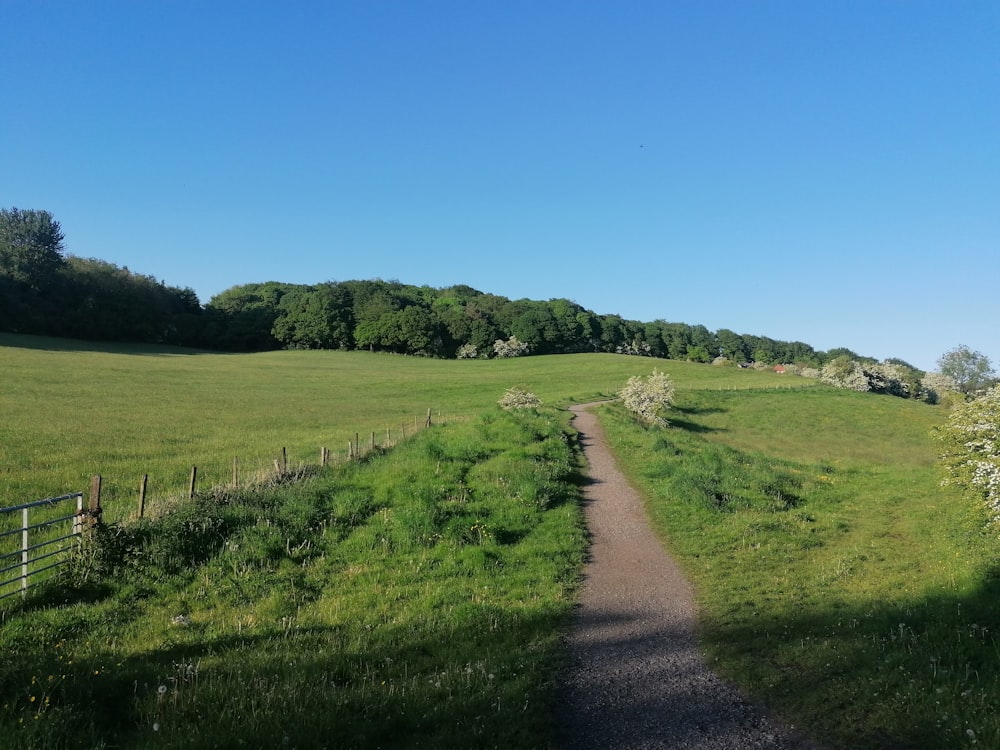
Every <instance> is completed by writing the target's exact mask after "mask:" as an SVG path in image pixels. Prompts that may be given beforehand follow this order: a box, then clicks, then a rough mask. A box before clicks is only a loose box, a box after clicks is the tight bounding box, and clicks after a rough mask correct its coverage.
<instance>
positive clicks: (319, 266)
mask: <svg viewBox="0 0 1000 750" xmlns="http://www.w3.org/2000/svg"><path fill="white" fill-rule="evenodd" d="M0 113H2V116H0V207H12V206H16V207H18V208H34V209H46V210H49V211H51V212H52V213H53V214H54V215H55V217H56V218H57V219H58V220H59V221H60V222H61V224H62V226H63V230H64V231H65V234H66V247H67V251H68V252H69V253H71V254H74V255H79V256H84V257H97V258H101V259H103V260H107V261H110V262H112V263H116V264H118V265H122V266H127V267H128V268H130V269H132V270H133V271H137V272H140V273H144V274H149V275H152V276H155V277H156V278H157V279H160V280H162V281H164V282H166V283H167V284H170V285H173V286H182V287H184V286H189V287H191V288H193V289H194V290H195V291H196V292H197V293H198V296H199V297H200V298H201V300H202V302H207V301H208V300H209V298H211V297H212V296H213V295H214V294H217V293H218V292H221V291H223V290H224V289H227V288H229V287H231V286H234V285H237V284H243V283H248V282H256V281H268V280H275V281H285V282H293V283H318V282H321V281H328V280H347V279H369V278H382V279H398V280H399V281H402V282H404V283H410V284H418V285H419V284H427V285H430V286H434V287H444V286H449V285H451V284H459V283H461V284H468V285H470V286H473V287H475V288H477V289H480V290H481V291H484V292H491V293H495V294H501V295H504V296H507V297H510V298H513V299H519V298H523V297H527V298H531V299H549V298H553V297H567V298H570V299H573V300H575V301H576V302H578V303H579V304H581V305H583V306H584V307H586V308H588V309H591V310H594V311H595V312H597V313H617V314H620V315H622V316H624V317H626V318H631V319H636V320H642V321H650V320H654V319H658V318H662V319H665V320H668V321H674V322H684V323H691V324H703V325H706V326H708V327H709V328H710V329H713V330H716V329H719V328H731V329H733V330H735V331H737V332H739V333H750V334H758V335H766V336H771V337H772V338H776V339H782V340H798V341H804V342H806V343H808V344H811V345H812V346H814V347H815V348H817V349H824V350H825V349H830V348H833V347H838V346H846V347H849V348H851V349H854V350H855V351H857V352H858V353H860V354H863V355H868V356H874V357H879V358H884V357H899V358H902V359H905V360H907V361H908V362H910V363H911V364H914V365H916V366H918V367H921V368H923V369H933V368H934V367H935V363H936V360H937V358H938V357H939V356H940V355H941V354H943V353H944V352H945V351H947V350H948V349H951V348H953V347H954V346H956V345H958V344H966V345H968V346H970V347H972V348H973V349H976V350H979V351H981V352H983V353H984V354H986V355H987V356H989V357H990V359H991V360H992V362H993V364H994V365H995V366H998V367H1000V326H998V322H1000V2H998V1H997V0H986V1H984V2H974V1H973V2H965V1H963V0H940V1H937V2H921V1H920V0H905V1H902V0H901V1H898V2H880V1H878V0H870V1H869V0H865V1H864V2H860V1H859V2H851V1H846V0H828V1H823V2H820V1H812V0H789V1H787V2H785V1H781V2H777V1H771V0H759V1H758V0H753V1H751V0H740V1H738V2H737V1H733V2H713V1H712V0H691V1H683V2H670V1H668V0H651V1H650V2H629V1H628V0H615V1H614V2H611V1H610V0H607V1H605V2H588V1H587V0H574V1H573V2H562V1H558V2H557V1H550V2H546V1H545V0H530V1H527V2H522V1H521V0H495V1H493V0H483V1H477V0H409V1H407V2H394V1H391V0H385V1H376V0H364V1H362V0H357V1H354V0H350V1H348V0H342V1H339V2H338V1H336V0H328V1H324V2H281V3H279V2H253V1H252V0H242V1H241V2H212V1H211V0H190V1H189V0H159V1H156V0H122V1H120V2H109V1H107V0H86V1H81V0H71V1H68V2H56V1H54V0H0Z"/></svg>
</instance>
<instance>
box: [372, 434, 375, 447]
mask: <svg viewBox="0 0 1000 750" xmlns="http://www.w3.org/2000/svg"><path fill="white" fill-rule="evenodd" d="M372 450H375V433H374V432H372Z"/></svg>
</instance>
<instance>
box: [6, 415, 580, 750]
mask: <svg viewBox="0 0 1000 750" xmlns="http://www.w3.org/2000/svg"><path fill="white" fill-rule="evenodd" d="M565 429H566V428H565V425H564V424H563V423H562V421H561V420H560V419H559V418H557V417H556V416H555V415H554V413H548V414H538V413H535V412H519V413H515V414H508V413H505V412H501V411H499V410H495V411H491V412H490V413H489V414H487V415H486V416H485V417H483V418H482V419H477V420H470V421H468V422H466V423H462V424H454V425H448V426H444V427H434V428H432V429H431V430H428V431H425V432H423V433H421V434H420V435H419V436H417V437H415V438H414V439H412V440H411V441H408V442H407V443H405V444H403V445H402V446H399V447H398V448H396V449H394V450H392V451H391V452H389V453H386V454H384V455H377V456H374V457H372V458H371V459H370V460H368V461H365V462H363V463H356V464H352V465H350V466H347V467H341V468H337V469H331V470H329V471H327V472H325V473H323V474H321V475H320V476H317V477H314V478H312V479H310V480H308V481H306V482H304V483H302V484H301V485H297V486H290V487H279V488H271V489H269V490H267V491H262V492H259V493H249V492H246V491H219V492H214V493H208V494H205V495H202V496H200V497H199V498H198V499H197V500H196V501H195V502H193V503H191V504H188V505H184V506H180V507H178V508H177V509H176V510H175V511H174V512H172V513H171V514H169V515H167V516H164V517H162V518H159V519H156V520H150V521H146V522H143V523H138V524H131V525H128V526H125V527H117V528H115V527H109V528H105V529H104V530H103V532H102V534H101V537H100V543H99V544H95V545H94V546H93V547H92V548H91V554H90V555H89V556H84V557H83V558H82V559H81V560H80V563H79V566H78V567H77V568H76V574H77V576H78V580H76V581H75V582H71V581H68V580H67V581H66V583H67V584H71V583H75V584H76V585H75V586H71V585H67V586H66V587H62V586H49V587H48V588H46V589H43V590H42V591H41V592H39V593H37V594H35V595H33V596H29V597H28V599H27V600H26V602H25V603H23V604H22V605H19V606H18V607H16V608H15V609H14V610H13V611H11V612H8V613H7V614H6V615H5V618H4V622H3V625H2V627H0V648H2V649H3V652H4V653H5V654H6V655H8V656H7V658H5V660H4V661H3V663H2V664H0V695H2V696H3V698H2V702H0V737H4V738H6V739H9V740H11V741H12V742H13V743H14V745H15V746H17V747H21V748H42V747H44V748H100V747H123V746H129V747H138V746H141V747H150V748H172V747H185V748H208V747H235V746H240V745H242V746H246V747H299V748H306V747H308V748H321V747H338V748H350V747H356V748H367V747H413V748H416V747H495V746H498V745H500V744H502V745H503V746H505V747H523V748H537V747H545V746H548V745H549V744H550V743H551V741H552V726H551V723H550V722H551V719H550V710H549V708H550V706H549V703H550V698H551V690H552V686H553V679H554V673H555V667H556V663H557V660H558V658H559V642H558V637H559V634H560V632H562V630H563V628H564V627H565V625H566V622H567V617H568V614H569V611H570V607H571V604H572V598H573V591H574V588H575V585H576V576H577V574H578V570H579V565H580V561H581V554H582V549H583V532H582V528H581V520H580V514H579V508H578V505H577V502H576V501H577V476H576V471H577V469H576V466H575V462H576V458H575V455H574V450H573V448H572V445H571V443H570V441H569V440H568V439H567V435H566V432H565Z"/></svg>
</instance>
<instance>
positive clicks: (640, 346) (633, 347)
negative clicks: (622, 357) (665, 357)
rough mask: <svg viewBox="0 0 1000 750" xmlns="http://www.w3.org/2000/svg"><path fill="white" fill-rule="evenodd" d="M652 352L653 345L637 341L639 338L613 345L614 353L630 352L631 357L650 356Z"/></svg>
mask: <svg viewBox="0 0 1000 750" xmlns="http://www.w3.org/2000/svg"><path fill="white" fill-rule="evenodd" d="M652 352H653V347H651V346H650V345H649V343H648V342H646V341H639V339H632V343H631V344H622V345H621V346H616V347H615V354H630V355H632V356H633V357H650V356H652Z"/></svg>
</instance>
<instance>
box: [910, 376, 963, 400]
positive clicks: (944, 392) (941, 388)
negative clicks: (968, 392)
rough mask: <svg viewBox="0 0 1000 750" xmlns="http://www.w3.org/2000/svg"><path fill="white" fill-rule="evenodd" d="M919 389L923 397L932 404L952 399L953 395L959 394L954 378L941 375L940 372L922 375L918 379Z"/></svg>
mask: <svg viewBox="0 0 1000 750" xmlns="http://www.w3.org/2000/svg"><path fill="white" fill-rule="evenodd" d="M920 389H921V391H922V394H923V397H924V398H925V399H927V400H928V401H929V402H930V403H932V404H936V403H938V402H940V401H944V400H948V399H949V398H952V396H953V394H954V395H958V394H959V388H958V382H957V381H956V380H955V378H953V377H951V375H942V374H941V373H940V372H928V373H924V376H923V377H922V378H921V379H920ZM963 398H964V396H963ZM956 400H957V399H956Z"/></svg>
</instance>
